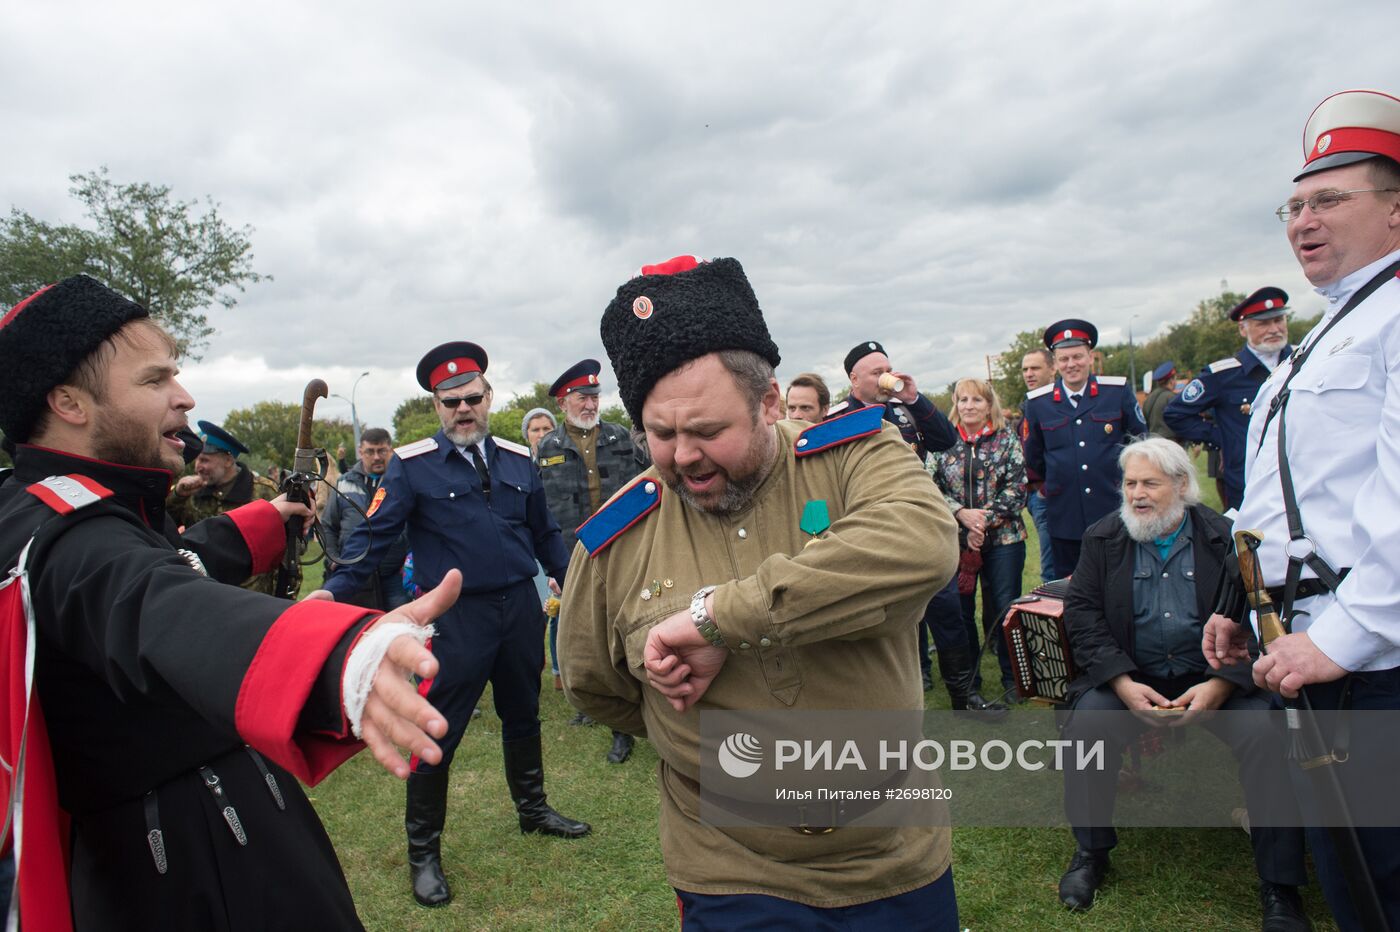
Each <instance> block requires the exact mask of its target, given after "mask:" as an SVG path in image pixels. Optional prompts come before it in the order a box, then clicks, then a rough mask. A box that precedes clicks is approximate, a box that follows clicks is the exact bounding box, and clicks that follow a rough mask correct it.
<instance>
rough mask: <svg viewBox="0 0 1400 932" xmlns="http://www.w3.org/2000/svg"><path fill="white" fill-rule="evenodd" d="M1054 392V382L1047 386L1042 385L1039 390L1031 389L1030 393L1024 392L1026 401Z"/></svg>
mask: <svg viewBox="0 0 1400 932" xmlns="http://www.w3.org/2000/svg"><path fill="white" fill-rule="evenodd" d="M1054 390H1055V383H1054V382H1051V383H1050V384H1049V385H1042V386H1040V387H1039V388H1036V389H1032V390H1031V391H1029V392H1026V400H1027V401H1029V400H1030V399H1032V398H1039V397H1040V396H1041V395H1045V394H1048V393H1049V392H1053V391H1054Z"/></svg>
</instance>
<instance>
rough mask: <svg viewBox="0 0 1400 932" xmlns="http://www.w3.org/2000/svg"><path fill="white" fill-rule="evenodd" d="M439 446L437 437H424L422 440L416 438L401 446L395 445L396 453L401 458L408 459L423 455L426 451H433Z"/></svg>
mask: <svg viewBox="0 0 1400 932" xmlns="http://www.w3.org/2000/svg"><path fill="white" fill-rule="evenodd" d="M437 448H438V442H437V438H436V437H424V438H423V439H422V440H415V441H413V442H412V443H406V444H404V445H403V446H401V447H394V453H395V454H397V455H398V458H399V459H401V460H408V459H413V457H415V456H421V455H422V454H424V453H431V452H433V451H434V450H436V449H437Z"/></svg>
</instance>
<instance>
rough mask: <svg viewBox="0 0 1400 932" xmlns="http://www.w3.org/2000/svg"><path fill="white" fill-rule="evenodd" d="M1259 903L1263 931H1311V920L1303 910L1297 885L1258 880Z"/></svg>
mask: <svg viewBox="0 0 1400 932" xmlns="http://www.w3.org/2000/svg"><path fill="white" fill-rule="evenodd" d="M1259 903H1260V905H1261V906H1262V907H1263V910H1264V916H1263V925H1262V926H1261V928H1262V929H1263V932H1311V930H1312V920H1310V919H1308V914H1307V913H1306V912H1304V911H1303V899H1302V897H1300V896H1299V895H1298V888H1297V887H1290V886H1287V885H1285V884H1281V883H1269V882H1268V881H1267V880H1261V881H1259Z"/></svg>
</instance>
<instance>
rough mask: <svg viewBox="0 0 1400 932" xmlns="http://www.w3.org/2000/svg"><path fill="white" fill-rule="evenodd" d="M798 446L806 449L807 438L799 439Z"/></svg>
mask: <svg viewBox="0 0 1400 932" xmlns="http://www.w3.org/2000/svg"><path fill="white" fill-rule="evenodd" d="M797 445H798V446H799V447H805V446H806V445H807V438H806V437H799V438H798V440H797Z"/></svg>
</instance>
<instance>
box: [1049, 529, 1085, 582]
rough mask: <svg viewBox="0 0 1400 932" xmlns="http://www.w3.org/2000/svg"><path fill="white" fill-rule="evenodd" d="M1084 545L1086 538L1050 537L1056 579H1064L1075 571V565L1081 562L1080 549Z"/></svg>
mask: <svg viewBox="0 0 1400 932" xmlns="http://www.w3.org/2000/svg"><path fill="white" fill-rule="evenodd" d="M1083 546H1084V540H1083V539H1082V538H1079V537H1076V538H1074V539H1073V540H1069V539H1068V538H1064V537H1052V538H1050V552H1051V553H1052V554H1053V555H1054V563H1055V565H1054V570H1055V578H1056V579H1064V578H1065V577H1066V576H1069V575H1070V574H1072V573H1073V572H1074V568H1075V566H1077V565H1078V564H1079V551H1080V550H1081V549H1082V548H1083Z"/></svg>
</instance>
